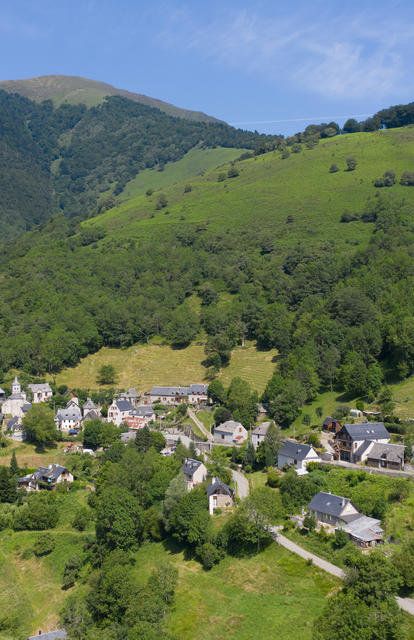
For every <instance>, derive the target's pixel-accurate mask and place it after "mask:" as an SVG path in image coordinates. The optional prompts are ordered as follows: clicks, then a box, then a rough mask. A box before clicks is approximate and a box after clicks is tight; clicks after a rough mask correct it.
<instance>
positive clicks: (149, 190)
mask: <svg viewBox="0 0 414 640" xmlns="http://www.w3.org/2000/svg"><path fill="white" fill-rule="evenodd" d="M153 193H154V189H147V190H146V192H145V195H146V196H152V194H153Z"/></svg>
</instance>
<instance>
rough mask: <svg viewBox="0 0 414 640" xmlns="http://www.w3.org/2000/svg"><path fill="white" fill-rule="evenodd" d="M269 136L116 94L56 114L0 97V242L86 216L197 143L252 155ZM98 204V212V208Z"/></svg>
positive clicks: (23, 101) (44, 104)
mask: <svg viewBox="0 0 414 640" xmlns="http://www.w3.org/2000/svg"><path fill="white" fill-rule="evenodd" d="M275 139H276V138H275V137H274V136H266V135H259V134H257V133H251V132H247V131H241V130H240V129H234V128H233V127H230V126H228V125H226V124H221V123H206V122H192V121H189V120H184V119H182V118H175V117H172V116H168V115H166V114H165V113H163V112H161V111H159V110H158V109H155V108H152V107H148V106H146V105H143V104H139V103H136V102H133V101H131V100H128V99H126V98H122V97H119V96H111V97H108V98H107V99H106V100H105V101H104V102H103V103H102V104H100V105H98V106H96V107H92V108H90V109H88V108H87V107H86V106H85V105H83V104H78V105H70V104H63V105H61V106H60V107H58V108H56V109H55V108H54V106H53V103H52V101H51V100H46V101H44V102H42V103H41V104H37V103H35V102H32V101H31V100H28V99H27V98H24V97H22V96H20V95H18V94H9V93H6V92H5V91H0V149H1V153H0V192H1V195H2V198H1V203H0V220H1V223H2V239H7V238H8V237H13V236H16V235H17V234H21V233H22V232H24V231H26V230H28V229H31V228H33V227H34V226H35V225H37V224H39V223H40V222H43V221H45V220H47V219H48V218H50V216H51V215H52V213H57V212H59V211H63V212H64V213H65V215H66V216H69V217H75V216H80V217H87V216H89V215H92V214H93V213H97V212H98V211H102V210H104V209H105V208H108V206H110V204H111V203H112V204H113V203H114V200H113V195H117V194H119V193H121V191H122V189H123V188H124V186H125V184H126V183H127V182H128V181H129V180H131V179H132V178H133V177H135V176H136V175H137V173H139V171H141V170H143V169H145V168H149V167H154V166H157V167H158V168H159V169H160V170H162V169H163V167H164V165H165V164H166V163H167V162H173V161H175V160H179V159H180V158H182V157H183V156H184V155H185V153H187V151H189V150H190V149H192V148H194V147H195V146H197V145H201V146H204V147H210V148H211V147H216V146H218V145H220V146H223V147H236V148H246V149H255V148H256V147H258V146H260V145H261V144H264V143H266V142H267V141H269V140H275ZM98 205H99V209H97V207H98Z"/></svg>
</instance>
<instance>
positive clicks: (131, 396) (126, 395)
mask: <svg viewBox="0 0 414 640" xmlns="http://www.w3.org/2000/svg"><path fill="white" fill-rule="evenodd" d="M140 397H141V395H140V394H139V393H138V391H137V390H136V389H135V387H131V389H128V391H123V392H122V393H120V394H119V399H120V400H127V401H128V402H130V403H131V404H132V406H133V407H137V406H138V404H139V399H140Z"/></svg>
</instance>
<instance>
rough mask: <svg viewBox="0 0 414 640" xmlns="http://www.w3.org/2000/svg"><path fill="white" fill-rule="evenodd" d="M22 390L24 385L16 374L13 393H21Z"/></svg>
mask: <svg viewBox="0 0 414 640" xmlns="http://www.w3.org/2000/svg"><path fill="white" fill-rule="evenodd" d="M21 391H22V386H21V384H20V382H19V381H18V379H17V376H15V378H14V380H13V384H12V394H13V395H15V394H18V393H21Z"/></svg>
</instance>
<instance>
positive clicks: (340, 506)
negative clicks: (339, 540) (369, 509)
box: [308, 491, 383, 547]
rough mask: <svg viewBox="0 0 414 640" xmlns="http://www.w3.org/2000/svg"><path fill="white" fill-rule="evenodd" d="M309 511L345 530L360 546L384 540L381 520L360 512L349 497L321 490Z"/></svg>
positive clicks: (310, 505)
mask: <svg viewBox="0 0 414 640" xmlns="http://www.w3.org/2000/svg"><path fill="white" fill-rule="evenodd" d="M308 511H309V513H310V515H314V516H315V518H316V520H317V521H318V522H320V523H323V524H328V525H330V526H332V527H333V528H335V529H342V530H343V531H345V533H347V534H348V536H349V537H350V539H351V540H352V541H353V542H355V543H356V544H357V545H358V546H360V547H371V546H374V545H375V544H377V543H378V542H382V540H383V530H382V528H381V526H380V524H381V521H380V520H377V519H375V518H370V517H368V516H365V515H364V514H363V513H360V512H359V511H358V509H357V508H356V506H355V505H354V504H353V503H352V502H351V500H350V499H349V498H344V497H342V496H337V495H335V494H332V493H330V492H326V491H320V492H319V493H317V494H316V495H315V496H314V497H313V498H312V500H311V501H310V503H309V504H308Z"/></svg>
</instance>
